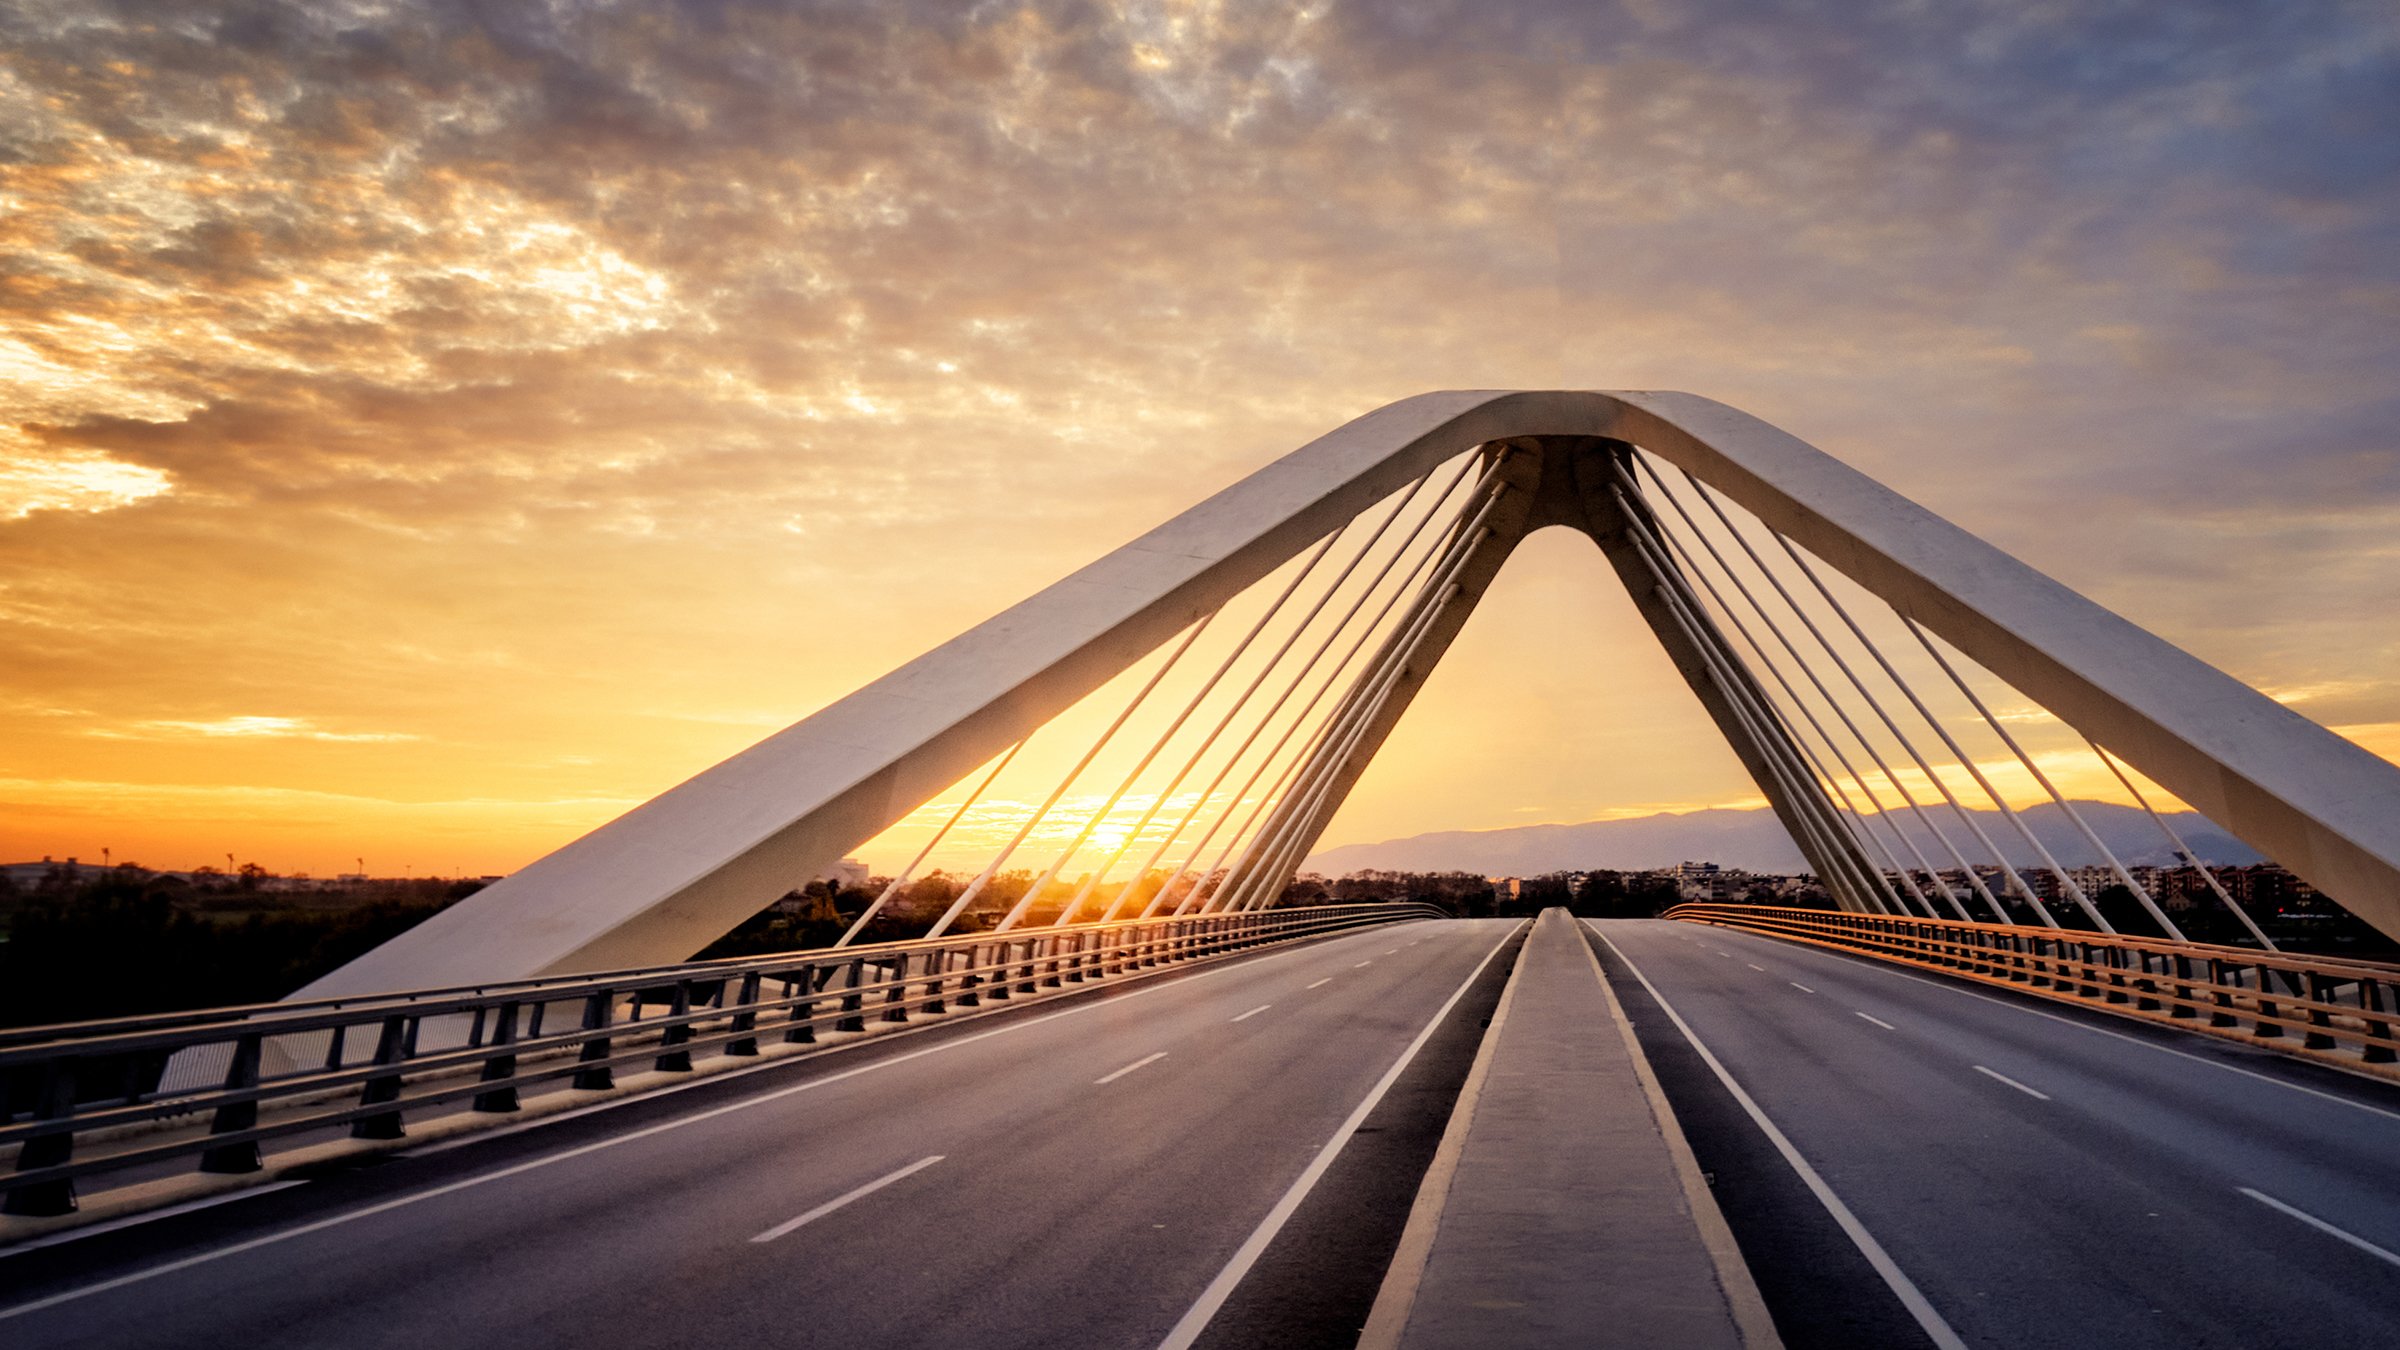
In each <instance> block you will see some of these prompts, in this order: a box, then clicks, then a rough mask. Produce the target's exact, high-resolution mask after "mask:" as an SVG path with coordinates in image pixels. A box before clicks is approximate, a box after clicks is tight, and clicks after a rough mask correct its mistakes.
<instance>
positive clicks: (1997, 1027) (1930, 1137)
mask: <svg viewBox="0 0 2400 1350" xmlns="http://www.w3.org/2000/svg"><path fill="white" fill-rule="evenodd" d="M1597 927H1598V931H1599V932H1601V933H1602V934H1603V935H1604V936H1605V937H1606V938H1607V939H1608V940H1609V941H1610V942H1611V943H1613V944H1614V946H1615V948H1616V949H1617V951H1618V953H1619V954H1620V956H1621V958H1622V961H1623V963H1625V964H1627V965H1629V966H1630V967H1632V968H1633V969H1636V970H1638V971H1639V972H1640V973H1641V975H1643V976H1646V977H1647V978H1648V980H1649V981H1650V982H1651V983H1652V984H1653V985H1655V987H1656V990H1657V992H1658V994H1659V995H1661V996H1662V997H1663V998H1664V1000H1665V1001H1666V1003H1667V1004H1669V1005H1671V1006H1672V1007H1673V1009H1674V1010H1675V1011H1676V1012H1677V1013H1679V1014H1680V1015H1681V1016H1682V1018H1683V1019H1684V1020H1685V1021H1686V1022H1687V1023H1688V1024H1689V1025H1690V1026H1691V1028H1692V1031H1693V1032H1694V1033H1695V1034H1696V1035H1697V1037H1698V1039H1699V1040H1700V1041H1701V1042H1703V1043H1704V1044H1705V1045H1706V1046H1707V1047H1708V1048H1709V1049H1710V1050H1711V1051H1712V1052H1713V1053H1714V1054H1715V1055H1716V1056H1717V1057H1718V1058H1719V1059H1720V1060H1721V1061H1722V1062H1723V1064H1724V1065H1725V1066H1726V1069H1727V1070H1728V1072H1729V1073H1730V1074H1731V1075H1732V1076H1733V1078H1734V1079H1735V1080H1736V1081H1737V1082H1739V1083H1740V1084H1741V1086H1742V1087H1743V1088H1744V1089H1745V1090H1746V1091H1747V1092H1748V1093H1749V1094H1750V1095H1751V1096H1752V1097H1753V1098H1754V1099H1755V1100H1756V1101H1757V1102H1758V1103H1759V1105H1760V1107H1761V1109H1762V1110H1763V1111H1764V1113H1765V1114H1766V1115H1768V1116H1769V1117H1770V1118H1771V1119H1772V1120H1773V1121H1774V1123H1775V1124H1776V1125H1777V1126H1778V1127H1779V1128H1780V1129H1781V1130H1782V1131H1783V1133H1784V1134H1785V1135H1787V1136H1788V1137H1789V1138H1790V1140H1791V1141H1792V1142H1793V1144H1794V1146H1795V1147H1796V1148H1797V1150H1798V1151H1799V1152H1800V1154H1801V1155H1802V1156H1804V1157H1805V1158H1806V1159H1807V1160H1808V1161H1809V1162H1810V1163H1812V1164H1813V1165H1814V1166H1815V1167H1816V1169H1817V1170H1818V1171H1819V1172H1821V1173H1822V1174H1823V1176H1824V1177H1825V1178H1826V1180H1827V1183H1828V1185H1829V1186H1830V1187H1831V1188H1832V1189H1833V1190H1834V1191H1835V1192H1836V1193H1837V1194H1838V1195H1839V1197H1840V1199H1841V1200H1842V1201H1844V1202H1846V1204H1847V1205H1848V1207H1849V1208H1850V1209H1851V1210H1852V1211H1853V1212H1854V1213H1855V1214H1856V1215H1857V1216H1858V1219H1859V1221H1860V1223H1861V1224H1862V1225H1863V1226H1864V1227H1865V1229H1866V1230H1867V1231H1868V1232H1870V1233H1871V1234H1872V1235H1873V1236H1874V1238H1875V1239H1876V1240H1877V1241H1879V1242H1880V1243H1881V1244H1882V1246H1883V1247H1884V1248H1885V1249H1886V1250H1888V1251H1889V1252H1890V1254H1891V1256H1892V1258H1893V1259H1894V1261H1895V1262H1896V1263H1897V1264H1898V1266H1899V1267H1900V1268H1901V1269H1902V1270H1903V1271H1904V1272H1905V1273H1906V1274H1907V1276H1908V1277H1909V1278H1910V1279H1912V1280H1913V1281H1914V1282H1915V1283H1916V1284H1917V1286H1919V1287H1920V1288H1921V1289H1922V1290H1923V1291H1924V1294H1925V1297H1926V1298H1927V1299H1928V1300H1929V1302H1930V1303H1931V1304H1932V1306H1933V1307H1934V1308H1935V1309H1937V1310H1938V1312H1939V1313H1940V1315H1941V1317H1942V1318H1943V1319H1945V1320H1946V1321H1947V1322H1948V1323H1949V1324H1950V1325H1951V1326H1953V1327H1955V1328H1956V1329H1957V1331H1958V1333H1959V1334H1960V1336H1961V1337H1962V1338H1963V1339H1964V1340H1965V1342H1966V1343H1968V1344H1970V1345H2008V1346H2032V1345H2061V1346H2068V1345H2077V1346H2080V1345H2109V1346H2126V1347H2133V1346H2161V1347H2190V1346H2210V1345H2222V1346H2245V1347H2253V1346H2269V1345H2298V1344H2303V1343H2305V1344H2318V1343H2345V1342H2348V1343H2359V1344H2378V1343H2389V1342H2390V1341H2391V1340H2392V1338H2393V1336H2394V1334H2395V1327H2396V1326H2400V1321H2396V1319H2395V1315H2394V1313H2393V1312H2392V1309H2393V1307H2394V1306H2395V1305H2394V1298H2395V1296H2396V1295H2400V1278H2396V1277H2400V1271H2396V1270H2395V1269H2394V1268H2393V1267H2392V1266H2390V1265H2388V1264H2386V1263H2384V1262H2382V1261H2381V1260H2379V1259H2378V1258H2377V1257H2376V1256H2375V1255H2374V1253H2373V1252H2371V1251H2368V1250H2365V1249H2364V1248H2362V1247H2360V1246H2358V1245H2356V1244H2357V1243H2365V1244H2368V1245H2370V1246H2373V1247H2378V1248H2381V1249H2384V1250H2395V1249H2400V1168H2396V1167H2394V1166H2393V1164H2392V1159H2394V1158H2395V1157H2400V1111H2396V1110H2395V1106H2396V1105H2400V1094H2395V1093H2393V1092H2391V1091H2389V1090H2387V1089H2384V1088H2383V1087H2382V1086H2381V1085H2379V1084H2373V1083H2366V1082H2360V1083H2357V1084H2356V1085H2355V1086H2351V1085H2350V1084H2349V1083H2348V1082H2347V1081H2346V1080H2330V1079H2327V1078H2326V1077H2324V1076H2323V1075H2321V1074H2316V1073H2313V1072H2310V1071H2308V1070H2306V1069H2304V1068H2300V1067H2298V1066H2292V1065H2290V1064H2289V1063H2288V1062H2285V1061H2281V1060H2277V1059H2274V1058H2272V1057H2269V1056H2266V1055H2263V1054H2260V1053H2258V1052H2249V1051H2243V1050H2241V1049H2240V1048H2238V1047H2219V1046H2218V1045H2217V1043H2214V1042H2203V1041H2199V1040H2198V1039H2197V1038H2182V1037H2173V1036H2171V1035H2170V1036H2168V1037H2166V1038H2165V1039H2164V1040H2163V1041H2162V1039H2161V1038H2160V1037H2159V1036H2158V1035H2157V1034H2156V1033H2144V1034H2128V1032H2127V1031H2120V1030H2118V1029H2117V1028H2115V1027H2113V1026H2110V1025H2108V1021H2107V1019H2104V1018H2095V1017H2093V1016H2092V1015H2078V1014H2074V1013H2072V1012H2067V1013H2063V1014H2062V1013H2051V1012H2049V1011H2047V1010H2045V1009H2042V1008H2039V1007H2030V1006H2026V1005H2024V1004H2021V1003H2019V1002H2018V1001H2015V1000H2010V999H2006V998H1994V997H1990V996H1985V995H1980V994H1978V993H1976V992H1975V991H1972V990H1968V989H1965V988H1963V987H1961V986H1958V985H1956V984H1953V983H1950V982H1947V981H1942V980H1939V979H1933V978H1921V977H1915V976H1912V975H1910V974H1908V973H1906V972H1902V971H1899V970H1896V969H1893V968H1891V967H1886V966H1880V965H1877V964H1875V963H1872V962H1868V961H1863V960H1858V959H1854V958H1848V957H1844V956H1839V955H1836V954H1833V953H1830V952H1824V951H1820V950H1817V949H1814V948H1809V947H1804V946H1800V945H1798V944H1789V943H1783V942H1778V941H1775V940H1773V939H1768V938H1763V937H1756V936H1753V935H1749V934H1743V933H1738V932H1731V931H1726V930H1708V931H1707V932H1706V934H1705V941H1704V942H1703V943H1700V944H1695V943H1692V942H1690V941H1686V940H1682V939H1687V938H1689V937H1690V936H1691V933H1690V930H1689V929H1688V928H1685V927H1683V926H1680V925H1673V924H1665V923H1644V922H1611V923H1603V924H1600V925H1598V926H1597ZM1728 949H1729V950H1730V951H1731V952H1733V953H1738V954H1739V955H1740V956H1741V957H1742V958H1743V959H1742V960H1741V961H1739V962H1734V963H1728V962H1725V961H1721V960H1718V959H1717V958H1716V955H1715V953H1717V952H1718V951H1724V950H1728ZM1751 964H1756V965H1758V966H1760V967H1762V969H1761V970H1758V971H1751V970H1749V969H1747V966H1749V965H1751ZM1870 1024H1872V1025H1870ZM2129 1030H2138V1029H2129ZM2178 1043H2181V1044H2180V1046H2179V1045H2178ZM2182 1047H2188V1049H2187V1048H2182ZM2179 1049H2180V1050H2181V1052H2179V1053H2176V1052H2173V1051H2178V1050H2179ZM1676 1105H1677V1109H1678V1111H1679V1112H1680V1111H1682V1110H1683V1109H1684V1108H1685V1103H1684V1101H1683V1100H1681V1099H1679V1100H1678V1101H1677V1103H1676ZM2244 1188H2252V1189H2255V1190H2256V1191H2258V1192H2260V1193H2262V1194H2264V1195H2266V1196H2270V1197H2273V1198H2274V1199H2275V1200H2276V1201H2278V1202H2281V1203H2282V1204H2284V1205H2287V1206H2289V1207H2290V1208H2292V1209H2295V1210H2298V1211H2300V1212H2302V1213H2304V1214H2306V1215H2307V1216H2309V1218H2310V1219H2312V1220H2314V1221H2315V1222H2317V1223H2322V1224H2325V1225H2328V1226H2330V1227H2333V1228H2338V1229H2339V1230H2340V1231H2341V1232H2342V1233H2344V1234H2346V1235H2348V1236H2349V1237H2351V1238H2354V1239H2356V1242H2345V1241H2342V1240H2339V1239H2337V1238H2335V1237H2334V1236H2332V1235H2331V1234H2328V1233H2325V1232H2321V1231H2318V1230H2317V1229H2316V1228H2315V1227H2313V1226H2312V1225H2311V1224H2310V1223H2309V1222H2305V1221H2302V1220H2300V1219H2298V1218H2294V1217H2292V1216H2289V1215H2286V1214H2283V1213H2281V1212H2279V1211H2278V1210H2276V1209H2274V1208H2272V1207H2270V1206H2268V1205H2266V1204H2265V1203H2263V1202H2261V1201H2260V1200H2257V1199H2254V1198H2252V1197H2251V1196H2250V1195H2248V1194H2246V1193H2245V1191H2244ZM1738 1228H1739V1225H1738V1224H1737V1230H1738ZM1760 1237H1761V1235H1760V1234H1758V1233H1757V1232H1756V1231H1755V1230H1754V1231H1753V1232H1752V1233H1750V1234H1746V1235H1745V1236H1744V1240H1745V1243H1746V1244H1751V1243H1754V1242H1756V1241H1759V1240H1760ZM1755 1259H1757V1258H1755V1257H1754V1260H1755Z"/></svg>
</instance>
